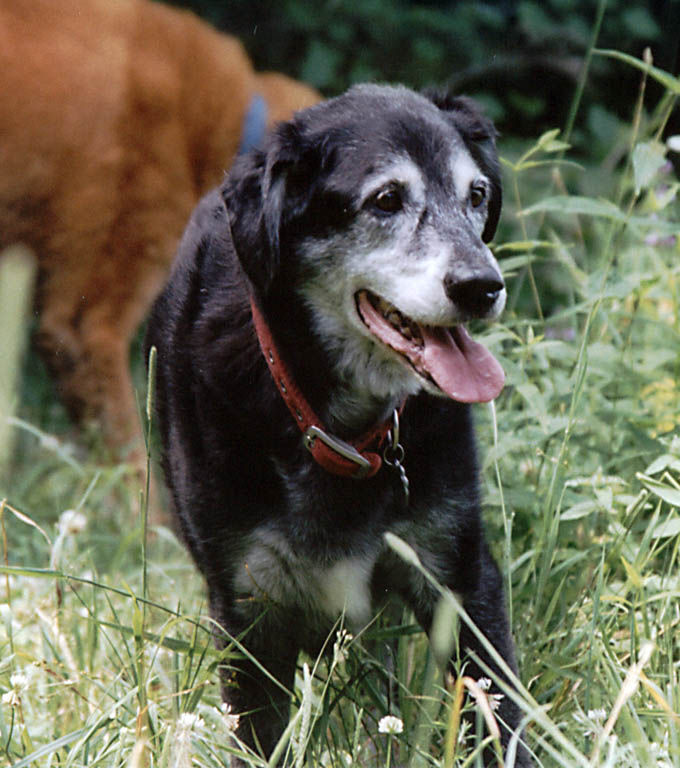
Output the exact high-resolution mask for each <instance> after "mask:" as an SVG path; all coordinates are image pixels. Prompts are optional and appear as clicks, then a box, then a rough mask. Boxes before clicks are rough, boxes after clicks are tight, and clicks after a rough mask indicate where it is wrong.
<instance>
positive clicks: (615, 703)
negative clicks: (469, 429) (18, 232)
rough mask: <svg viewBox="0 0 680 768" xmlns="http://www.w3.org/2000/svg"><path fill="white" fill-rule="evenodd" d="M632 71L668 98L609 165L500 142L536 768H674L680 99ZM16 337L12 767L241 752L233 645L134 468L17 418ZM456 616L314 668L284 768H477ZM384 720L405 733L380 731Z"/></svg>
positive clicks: (511, 466) (375, 628)
mask: <svg viewBox="0 0 680 768" xmlns="http://www.w3.org/2000/svg"><path fill="white" fill-rule="evenodd" d="M627 65H628V63H626V64H624V63H622V64H621V66H627ZM638 66H640V67H641V68H642V69H643V70H644V72H643V74H642V75H641V77H642V89H643V88H644V85H645V82H646V79H647V78H649V77H652V78H656V79H657V80H660V81H661V82H662V85H663V86H664V87H665V89H666V92H665V95H664V96H663V97H662V98H661V100H660V102H659V105H658V107H657V108H656V109H655V110H653V111H652V112H650V113H646V112H644V111H643V110H642V109H641V108H640V107H639V104H638V105H637V106H636V104H635V99H636V97H637V95H636V94H633V95H632V96H631V105H632V106H631V122H630V125H628V126H621V131H620V133H619V135H618V137H615V138H613V141H612V147H611V154H610V155H609V156H608V157H606V158H603V160H602V163H601V165H599V166H598V165H597V164H594V163H593V162H592V161H589V163H588V164H587V166H586V167H584V168H583V167H579V166H577V165H576V163H575V162H574V161H575V160H577V158H573V157H571V156H570V153H569V150H568V148H567V146H566V145H565V144H563V143H562V142H561V139H560V137H559V136H558V135H557V134H555V133H552V134H548V135H546V136H543V137H541V138H540V139H539V140H537V141H536V142H535V143H534V144H533V145H532V146H531V147H526V146H523V147H515V146H514V145H513V144H512V142H509V141H508V142H507V145H506V144H502V146H501V149H502V151H503V153H504V165H505V171H506V207H505V213H504V224H503V229H502V230H501V234H500V236H499V238H498V248H497V252H498V254H499V256H500V257H501V258H502V261H503V266H504V271H505V273H506V275H507V276H508V282H509V289H510V290H509V293H510V302H509V306H508V310H507V312H506V315H505V317H504V318H503V322H502V323H499V324H497V325H495V326H494V327H493V328H491V329H489V331H488V333H487V334H486V338H487V341H488V343H489V344H490V345H491V346H492V347H493V349H494V351H495V352H496V353H497V354H498V356H499V358H500V359H501V360H502V363H503V365H504V367H505V370H506V372H507V377H508V386H507V387H506V389H505V391H504V392H503V394H502V395H501V397H499V399H498V400H497V402H496V403H495V405H494V407H493V408H483V407H480V408H478V409H477V415H478V432H479V436H480V441H481V443H482V453H483V456H484V472H483V483H484V498H485V513H486V517H487V522H488V528H489V535H490V538H491V540H492V543H493V547H494V551H495V553H496V555H497V558H498V560H499V562H500V564H501V566H502V568H503V571H504V573H505V574H506V584H507V593H508V605H509V610H510V613H511V616H512V623H513V626H514V635H515V638H516V641H517V646H518V656H519V664H520V669H521V679H522V681H523V683H524V689H523V694H522V696H521V701H520V704H521V706H522V707H523V709H524V711H525V712H526V722H527V738H528V742H529V745H530V746H531V748H532V749H533V750H534V752H535V754H536V758H537V764H538V765H544V766H568V767H569V768H575V767H576V766H591V765H592V766H612V768H613V767H614V766H616V768H620V767H621V766H624V767H625V766H655V767H663V768H665V767H666V766H680V714H679V713H680V562H679V557H680V555H679V549H680V429H679V421H680V416H679V414H680V384H679V382H680V299H679V283H680V266H679V265H680V259H679V258H678V257H679V256H680V245H679V242H680V238H679V237H678V235H679V234H680V223H679V220H680V216H679V215H678V214H679V209H680V205H679V203H678V199H677V198H678V191H679V190H678V182H677V179H676V178H675V177H674V176H673V175H672V174H670V173H669V171H668V169H667V168H666V166H664V165H663V163H664V146H663V145H662V144H661V143H660V141H659V139H658V137H659V136H660V131H661V130H662V128H663V125H664V123H665V120H666V119H667V116H668V113H669V110H670V109H671V107H672V106H673V101H672V98H673V97H674V95H677V94H678V92H679V87H678V81H677V79H674V78H670V76H669V75H667V74H665V73H661V74H659V73H658V71H653V70H651V71H650V70H649V67H647V65H645V64H644V63H640V64H639V65H638ZM614 161H615V162H614ZM612 167H615V168H616V170H615V171H612V170H611V168H612ZM0 280H4V281H5V283H7V282H8V281H10V282H11V283H12V285H14V286H18V284H19V283H18V282H17V281H18V280H19V278H17V277H10V278H8V277H7V276H6V275H4V274H3V277H0ZM24 282H25V281H24ZM17 290H18V288H17ZM19 293H21V292H20V291H19ZM19 314H20V313H19V311H18V310H17V313H16V316H19ZM13 316H15V315H14V314H13ZM0 336H1V337H2V340H1V341H0V345H2V346H1V348H2V349H3V350H10V351H11V353H7V354H3V362H2V369H3V380H2V381H3V387H4V388H3V389H2V392H0V395H2V402H1V403H0V405H1V406H2V409H3V414H0V416H2V418H3V430H0V436H1V439H2V445H0V456H5V457H9V459H6V461H5V466H0V483H1V485H0V499H4V501H2V506H1V507H0V528H1V531H0V533H1V539H0V543H1V555H2V564H1V565H0V695H1V696H2V701H1V703H0V756H1V757H0V762H2V761H5V762H8V763H9V764H11V765H15V766H74V767H75V766H85V765H87V766H107V767H108V766H133V767H136V766H147V765H148V766H160V767H162V768H164V767H165V766H189V765H201V766H217V765H220V764H223V763H225V762H226V761H227V760H228V755H229V754H231V753H233V752H241V751H242V747H241V745H239V744H238V743H237V742H236V740H235V739H234V737H233V733H232V730H231V727H232V725H233V721H232V720H231V719H230V717H229V716H228V714H229V713H227V714H225V713H224V712H223V711H222V710H221V707H220V700H219V691H218V684H217V678H218V673H217V667H218V665H219V664H228V663H229V660H230V658H232V657H233V654H235V653H238V652H239V650H238V644H237V643H236V642H235V643H234V644H233V645H232V646H230V647H228V648H227V649H226V651H224V652H223V653H222V654H218V653H217V651H215V649H214V648H213V645H212V642H211V629H212V627H211V622H210V620H209V618H208V617H207V616H206V605H205V597H204V590H203V586H202V584H201V582H200V579H199V577H198V574H197V573H196V570H195V568H194V567H193V565H192V564H191V562H190V561H189V558H188V557H187V555H186V553H185V552H184V550H183V548H182V546H181V545H179V544H178V543H177V542H176V540H175V538H174V536H173V535H172V534H171V533H170V532H169V531H168V530H166V529H163V528H159V529H157V530H156V531H155V535H154V536H153V537H151V538H148V537H146V536H145V535H144V531H145V522H144V520H145V515H144V509H145V503H144V499H145V496H146V493H145V488H143V487H136V485H135V482H134V481H133V480H132V479H131V478H132V477H133V475H132V473H131V472H130V471H129V468H127V467H125V466H114V467H111V466H106V465H103V464H100V463H99V462H98V461H97V460H96V459H95V458H94V457H93V456H91V455H88V454H86V453H83V452H82V450H80V449H78V448H75V447H74V446H73V445H72V444H71V443H70V441H69V440H68V439H67V438H65V437H62V436H61V433H59V434H58V435H55V434H52V430H56V427H55V424H58V423H61V421H60V416H59V415H58V414H57V417H56V418H55V417H53V414H52V411H51V410H48V411H46V410H45V409H42V410H37V411H36V410H35V409H34V408H33V409H31V408H28V407H27V406H26V405H25V403H26V401H28V402H29V403H35V402H36V400H35V398H27V397H24V406H23V407H22V408H20V409H19V411H18V413H19V414H20V418H18V417H12V418H11V419H10V422H9V426H10V429H7V428H6V423H7V422H6V419H7V417H8V414H9V413H10V412H14V406H15V404H16V398H15V397H14V395H13V394H12V393H13V392H14V388H15V382H16V380H17V379H18V377H19V375H18V372H17V364H16V362H13V361H16V359H17V356H18V350H19V349H20V346H21V344H20V341H21V331H20V325H19V323H15V325H14V327H13V326H12V325H11V324H10V323H3V324H0ZM12 350H13V351H12ZM31 382H32V383H33V382H34V379H33V378H31ZM26 386H27V385H26V384H24V389H26ZM39 399H40V398H38V400H39ZM142 399H143V398H142ZM392 543H393V545H394V546H395V547H397V548H399V547H400V546H401V545H400V543H399V542H398V541H395V542H392ZM402 549H403V548H402ZM403 555H404V556H405V557H407V558H408V557H412V553H410V552H409V551H408V550H406V551H403ZM439 619H440V620H439V622H438V627H439V629H438V630H437V631H436V632H435V633H434V638H433V645H432V647H430V646H429V644H428V643H427V642H426V640H425V638H424V637H423V635H422V633H421V632H420V631H419V630H418V628H417V627H416V626H415V625H414V624H413V621H412V619H411V617H410V616H408V615H405V616H399V615H397V617H396V620H395V618H394V617H392V618H391V620H389V621H388V620H387V619H386V618H385V617H382V616H380V617H377V619H376V621H375V622H374V623H373V624H372V625H371V626H370V627H369V628H368V629H367V630H365V632H363V633H362V634H361V635H360V636H358V637H352V636H351V635H349V634H347V633H346V632H344V630H343V628H342V626H341V624H339V625H338V628H337V632H335V633H333V634H332V635H331V636H330V637H329V639H328V653H327V655H326V656H324V657H322V658H319V659H311V658H306V659H305V658H302V659H301V660H300V667H299V674H298V679H297V682H296V688H295V691H293V692H292V697H291V702H292V720H291V726H290V728H289V730H288V731H287V733H286V735H285V737H284V739H283V740H282V742H281V744H280V754H281V755H284V756H285V759H286V765H289V766H303V765H304V766H326V765H328V766H339V767H343V766H349V765H362V766H387V765H393V766H396V765H410V766H437V767H440V768H449V766H459V767H462V766H473V767H474V766H476V765H478V764H479V746H480V743H481V740H482V739H483V738H484V736H483V733H484V731H483V729H482V728H481V718H482V715H481V712H482V710H481V708H479V707H477V708H476V711H477V719H478V721H479V725H480V727H479V728H475V727H474V726H472V727H471V726H468V725H466V723H467V721H463V720H461V718H460V713H461V709H470V710H474V709H475V704H474V696H473V695H472V693H474V692H475V688H474V685H473V684H472V683H471V682H470V681H467V680H465V681H462V682H461V680H462V678H459V681H458V682H454V681H452V680H444V679H443V678H442V676H441V675H440V673H439V671H438V668H437V665H436V662H435V659H436V658H437V657H438V656H439V655H440V654H442V653H444V652H445V650H444V649H446V647H447V645H448V643H449V637H450V627H451V625H452V624H454V623H456V622H460V621H465V617H464V616H463V615H461V613H460V611H459V606H458V605H457V604H456V602H455V598H453V597H452V596H450V595H446V594H444V596H443V598H442V607H441V611H440V617H439ZM476 693H477V696H478V697H481V698H483V697H484V694H483V692H482V693H479V691H476ZM231 714H232V715H233V714H236V713H231ZM388 714H389V715H393V716H395V717H398V718H399V719H400V720H401V721H402V723H403V731H402V732H401V733H393V734H390V733H383V732H381V731H383V730H385V727H386V725H388V723H386V722H385V721H383V724H382V728H381V726H380V721H381V719H382V718H383V717H384V716H385V715H388ZM262 764H263V763H262V761H261V760H259V759H257V758H253V759H252V765H262Z"/></svg>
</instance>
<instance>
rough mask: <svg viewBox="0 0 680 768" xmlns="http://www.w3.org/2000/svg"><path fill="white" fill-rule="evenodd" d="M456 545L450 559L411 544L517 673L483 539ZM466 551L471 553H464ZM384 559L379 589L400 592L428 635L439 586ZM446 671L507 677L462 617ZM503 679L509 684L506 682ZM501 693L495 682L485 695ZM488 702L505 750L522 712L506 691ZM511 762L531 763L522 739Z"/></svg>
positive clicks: (491, 757) (489, 758) (496, 576)
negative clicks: (387, 587) (494, 705)
mask: <svg viewBox="0 0 680 768" xmlns="http://www.w3.org/2000/svg"><path fill="white" fill-rule="evenodd" d="M435 538H437V539H438V540H439V541H440V542H441V541H445V540H446V538H447V537H446V534H442V535H441V536H439V537H435ZM466 548H467V551H466V555H467V556H468V557H466V558H465V561H466V562H465V563H463V562H462V559H461V557H459V554H460V552H461V549H463V550H466ZM455 549H456V551H457V552H458V553H459V554H458V555H455V556H453V557H451V558H448V557H446V556H445V553H444V552H443V551H442V550H441V549H440V550H439V551H438V554H437V556H436V557H435V558H433V557H432V556H431V555H432V550H429V551H425V550H423V549H422V548H421V547H418V546H417V545H416V551H417V552H418V554H419V555H420V557H421V560H422V561H423V562H426V563H428V564H429V565H430V570H431V572H432V574H433V575H434V576H435V578H436V579H437V581H438V582H439V584H441V585H442V586H445V587H448V588H449V589H451V591H452V592H454V593H456V594H457V595H458V596H459V597H460V598H461V599H462V603H463V608H464V609H465V612H466V613H467V614H468V616H469V617H470V618H471V619H472V621H473V622H474V624H475V626H476V627H477V628H478V629H479V630H480V631H481V632H482V633H483V634H484V636H485V637H486V638H487V640H488V641H489V642H490V643H491V645H492V646H493V647H494V649H495V650H496V651H497V652H498V654H499V655H500V656H501V658H502V659H503V660H504V661H505V663H506V664H507V665H508V667H510V669H511V670H512V671H513V673H514V674H515V675H516V674H517V665H516V662H515V652H514V645H513V641H512V637H511V635H510V628H509V623H508V619H507V616H506V612H505V598H504V592H503V584H502V580H501V576H500V573H499V571H498V568H497V567H496V564H495V563H494V561H493V559H492V557H491V554H490V553H489V551H488V548H487V546H486V543H485V542H484V541H483V539H482V540H480V539H478V538H476V537H475V539H474V540H470V541H468V542H466V544H465V546H461V545H460V544H459V545H458V546H457V547H455ZM471 554H472V557H469V556H470V555H471ZM387 563H388V568H387V569H386V570H387V574H386V573H385V572H380V573H378V576H379V577H381V578H383V579H385V581H384V582H382V581H378V582H377V583H378V584H381V585H382V586H383V588H384V585H385V584H390V585H391V586H390V588H391V589H394V590H396V591H397V592H399V593H400V594H401V595H402V596H403V598H404V600H405V602H406V603H407V604H408V605H409V606H410V608H411V609H412V610H413V612H414V614H415V616H416V618H417V619H418V622H419V623H420V624H421V626H422V627H423V629H424V630H425V631H426V632H427V633H428V635H429V634H430V633H431V630H432V625H433V620H434V613H435V610H436V606H437V603H438V601H439V600H440V598H441V593H440V591H439V590H437V589H435V588H434V587H433V586H432V585H431V584H429V583H428V582H427V581H426V580H425V579H424V578H423V577H422V575H421V574H418V573H416V572H415V570H414V569H410V568H408V569H406V568H405V566H404V564H403V563H397V562H395V561H394V560H391V561H390V559H388V561H387ZM435 563H439V564H440V565H441V567H437V566H436V565H435ZM395 577H396V581H395ZM477 659H479V661H480V662H481V663H482V664H483V665H484V666H485V667H486V668H488V670H489V671H490V672H491V675H489V672H488V671H487V669H484V668H483V667H482V666H481V665H480V664H478V663H477V661H476V660H477ZM450 670H451V672H452V673H453V674H454V675H455V674H457V673H458V672H459V671H461V672H462V674H464V675H466V676H467V677H471V678H473V679H474V680H477V681H478V680H480V679H482V678H489V677H491V676H493V677H495V678H500V679H501V680H504V681H507V676H506V674H505V673H504V672H503V671H502V669H501V668H500V666H499V665H498V664H497V663H496V662H495V661H494V660H493V658H492V656H491V654H490V653H489V652H488V651H487V650H486V648H485V647H484V644H483V643H481V642H480V641H479V640H478V639H477V636H476V634H475V633H474V632H473V631H472V630H471V629H470V628H469V627H468V625H467V624H466V623H465V622H464V621H462V620H461V621H460V622H459V635H458V639H457V642H456V643H455V644H454V652H453V655H452V659H451V664H450ZM507 682H508V683H509V681H507ZM501 693H502V692H501V690H500V689H499V688H498V687H497V686H496V685H495V684H493V685H492V688H491V689H490V691H489V694H490V695H494V694H501ZM492 701H494V702H496V701H497V702H498V707H497V709H496V711H495V716H496V718H497V721H498V723H499V727H500V731H501V745H502V747H503V751H504V752H507V748H508V744H509V741H510V739H511V737H512V734H513V733H516V732H517V731H518V730H519V729H520V721H521V712H520V710H519V708H518V707H517V705H516V704H515V703H514V702H513V701H512V699H511V698H510V697H509V696H507V695H501V696H500V698H496V697H495V696H494V698H493V699H492ZM484 760H485V764H486V765H488V766H494V765H496V764H497V760H496V755H495V751H494V749H493V748H489V749H488V750H486V752H485V754H484ZM515 765H516V766H518V768H529V767H530V766H531V765H532V762H531V759H530V757H529V754H528V751H527V750H526V748H525V747H524V746H523V745H521V744H520V745H518V749H517V759H516V761H515Z"/></svg>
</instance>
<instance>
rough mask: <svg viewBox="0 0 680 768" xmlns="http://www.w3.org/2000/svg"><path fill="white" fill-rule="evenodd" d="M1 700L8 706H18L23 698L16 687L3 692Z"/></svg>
mask: <svg viewBox="0 0 680 768" xmlns="http://www.w3.org/2000/svg"><path fill="white" fill-rule="evenodd" d="M0 701H2V703H3V704H6V705H7V706H8V707H18V706H19V704H21V698H20V697H19V694H18V693H17V692H16V690H14V688H12V690H11V691H7V693H3V694H2V698H1V699H0Z"/></svg>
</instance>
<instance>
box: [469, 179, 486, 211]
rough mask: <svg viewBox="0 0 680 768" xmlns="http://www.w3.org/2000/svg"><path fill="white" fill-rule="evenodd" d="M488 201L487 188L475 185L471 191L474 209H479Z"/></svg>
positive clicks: (471, 201)
mask: <svg viewBox="0 0 680 768" xmlns="http://www.w3.org/2000/svg"><path fill="white" fill-rule="evenodd" d="M485 200H486V187H483V186H482V185H481V184H475V185H474V186H473V187H471V189H470V204H471V205H472V207H473V208H479V206H480V205H482V203H483V202H484V201H485Z"/></svg>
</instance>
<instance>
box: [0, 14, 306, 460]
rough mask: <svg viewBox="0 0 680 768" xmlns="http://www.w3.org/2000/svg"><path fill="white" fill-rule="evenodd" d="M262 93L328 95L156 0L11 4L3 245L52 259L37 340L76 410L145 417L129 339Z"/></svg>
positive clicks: (4, 28) (1, 134) (283, 99)
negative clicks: (18, 245) (255, 64)
mask: <svg viewBox="0 0 680 768" xmlns="http://www.w3.org/2000/svg"><path fill="white" fill-rule="evenodd" d="M254 93H261V94H262V95H263V96H264V97H265V98H266V100H267V102H268V106H269V117H270V120H271V121H272V122H273V121H276V120H282V119H286V118H288V117H289V116H290V115H291V113H292V111H294V110H296V109H300V108H302V107H305V106H308V105H310V104H312V103H314V102H316V101H318V99H319V98H320V97H319V95H318V94H317V93H316V92H315V91H313V90H312V89H311V88H308V87H307V86H304V85H302V84H300V83H297V82H295V81H293V80H290V79H289V78H286V77H284V76H283V75H279V74H274V73H268V74H256V73H255V72H254V71H253V69H252V66H251V63H250V61H249V60H248V57H247V56H246V54H245V52H244V50H243V48H242V47H241V45H240V44H239V42H238V41H236V40H235V39H233V38H232V37H229V36H226V35H223V34H220V33H218V32H216V31H215V30H213V29H212V28H211V27H209V26H208V25H207V24H205V23H203V22H202V21H200V20H199V19H198V18H197V17H195V16H194V15H192V14H191V13H188V12H185V11H178V10H175V9H171V8H169V7H167V6H163V5H160V4H157V3H153V2H148V0H10V1H9V2H6V3H2V4H1V5H0V248H2V247H4V246H7V245H9V244H11V243H15V242H23V243H25V244H26V245H28V246H29V247H30V248H32V249H33V250H34V251H35V253H36V256H37V259H38V272H39V277H38V290H37V306H38V309H39V311H40V313H41V315H40V324H39V332H38V345H39V348H40V350H41V352H42V354H43V355H44V358H45V360H46V362H47V365H48V367H49V369H50V371H51V372H52V374H53V375H54V376H55V378H56V382H57V386H58V389H59V392H60V395H61V397H62V398H63V400H64V402H65V404H66V405H67V407H68V408H69V410H70V412H71V414H72V415H73V416H74V417H75V418H77V419H79V420H83V419H87V420H94V421H95V422H96V423H99V424H101V426H102V427H103V429H104V436H105V438H106V440H107V442H108V443H109V445H111V446H112V447H114V448H116V449H117V450H120V449H121V448H122V447H123V446H125V445H127V444H129V443H130V441H131V440H132V438H133V437H134V436H135V434H136V431H137V428H136V424H137V421H138V420H137V415H136V407H135V403H134V398H133V389H132V384H131V381H130V374H129V361H128V355H129V344H130V340H131V338H132V337H133V336H134V334H135V333H136V331H137V328H138V326H139V325H140V323H141V322H142V320H143V318H144V317H145V315H146V313H147V310H148V309H149V307H150V305H151V302H152V301H153V299H154V298H155V296H156V295H157V294H158V293H159V291H160V289H161V287H162V286H163V284H164V282H165V279H166V276H167V273H168V269H169V265H170V263H171V260H172V257H173V254H174V251H175V247H176V244H177V240H178V238H179V236H180V234H181V233H182V230H183V228H184V225H185V223H186V221H187V219H188V217H189V214H190V212H191V210H192V209H193V207H194V206H195V204H196V202H197V200H198V199H199V197H200V196H201V195H202V194H203V193H204V192H205V191H206V190H207V189H209V188H210V187H212V186H214V185H215V184H217V183H219V182H220V180H221V179H222V177H223V175H224V171H225V170H226V169H227V168H228V166H229V164H230V162H231V160H232V158H233V157H234V155H235V153H236V151H237V148H238V145H239V141H240V137H241V131H242V128H243V119H244V114H245V112H246V110H247V108H248V106H249V104H250V101H251V98H252V96H253V94H254Z"/></svg>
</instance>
